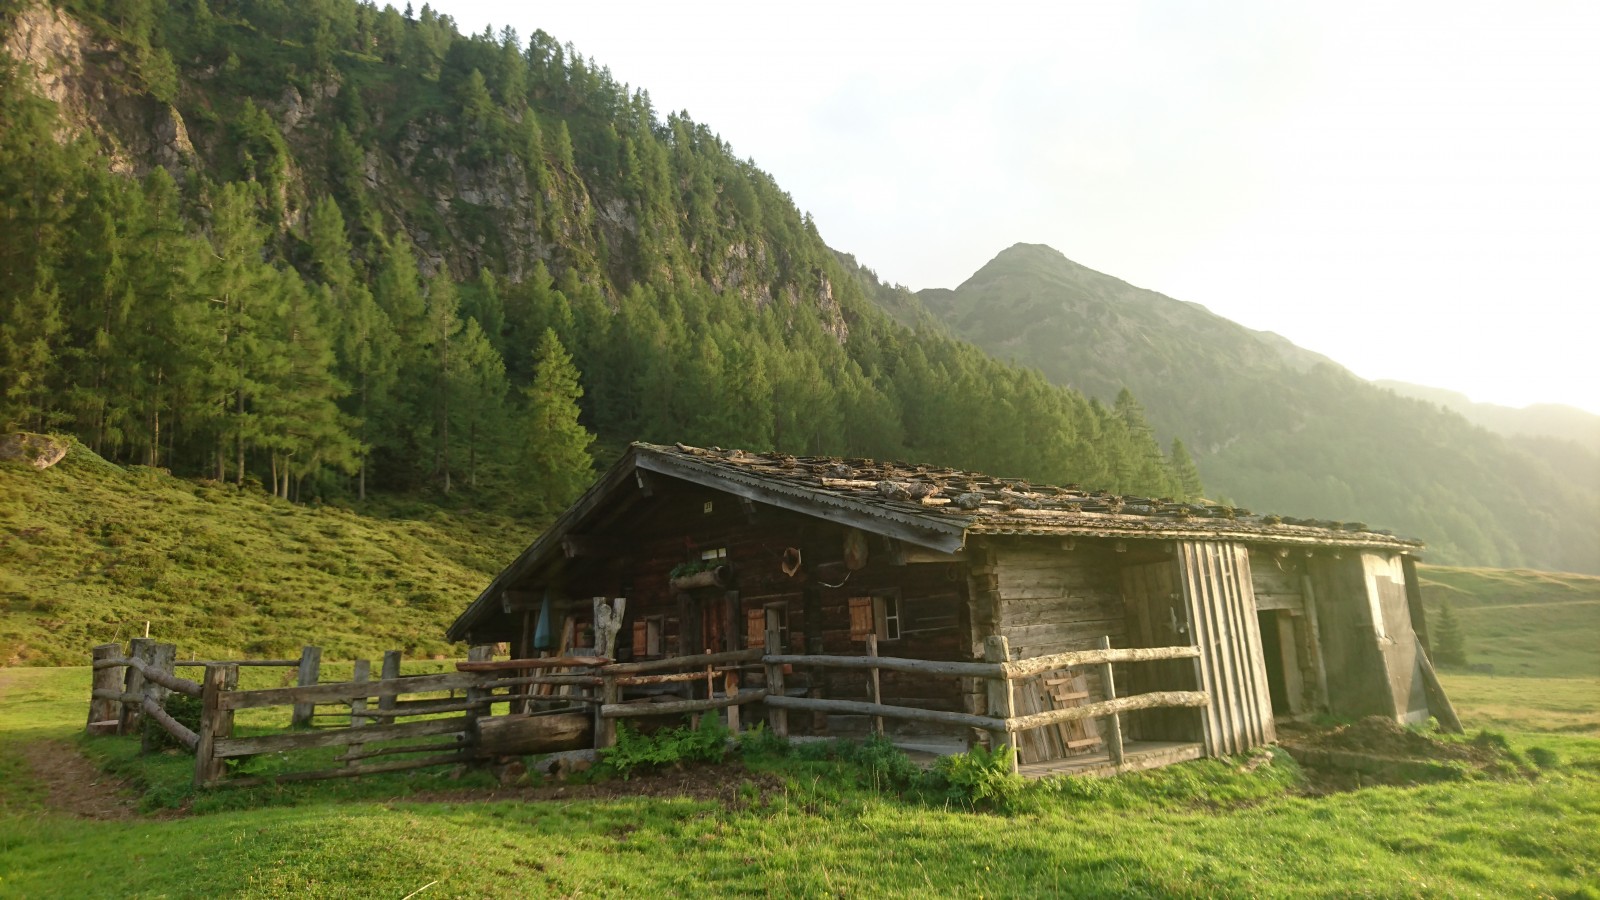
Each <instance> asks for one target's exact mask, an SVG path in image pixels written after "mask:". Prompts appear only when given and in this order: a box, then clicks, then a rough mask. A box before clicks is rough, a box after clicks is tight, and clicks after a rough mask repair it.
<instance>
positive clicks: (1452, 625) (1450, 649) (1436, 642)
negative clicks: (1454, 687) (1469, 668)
mask: <svg viewBox="0 0 1600 900" xmlns="http://www.w3.org/2000/svg"><path fill="white" fill-rule="evenodd" d="M1433 660H1434V662H1437V663H1438V664H1439V665H1441V666H1464V665H1466V664H1467V640H1466V635H1464V634H1462V633H1461V621H1460V620H1459V619H1457V618H1456V612H1455V607H1453V606H1452V605H1451V604H1450V603H1449V602H1441V603H1440V604H1439V628H1438V631H1437V632H1435V635H1434V639H1433Z"/></svg>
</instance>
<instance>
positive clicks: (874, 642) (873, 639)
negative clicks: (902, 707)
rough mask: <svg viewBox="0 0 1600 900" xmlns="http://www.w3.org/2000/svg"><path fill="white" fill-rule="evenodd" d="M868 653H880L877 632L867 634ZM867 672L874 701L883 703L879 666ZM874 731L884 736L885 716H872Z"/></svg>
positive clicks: (868, 685) (869, 691) (870, 654)
mask: <svg viewBox="0 0 1600 900" xmlns="http://www.w3.org/2000/svg"><path fill="white" fill-rule="evenodd" d="M867 655H868V656H877V655H878V636H877V635H875V634H869V635H867ZM867 673H868V681H867V691H868V693H870V694H871V695H872V702H873V703H876V704H882V703H883V685H882V684H881V683H880V682H879V680H878V667H877V666H873V667H872V668H870V669H868V670H867ZM872 733H873V734H875V735H877V736H878V737H883V716H873V717H872Z"/></svg>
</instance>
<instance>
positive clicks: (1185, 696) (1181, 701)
mask: <svg viewBox="0 0 1600 900" xmlns="http://www.w3.org/2000/svg"><path fill="white" fill-rule="evenodd" d="M1210 702H1211V695H1210V694H1207V693H1206V692H1205V691H1153V692H1151V693H1148V694H1134V695H1133V696H1131V697H1118V698H1117V699H1115V700H1105V701H1102V702H1100V703H1089V704H1085V705H1083V706H1069V707H1067V708H1065V709H1052V710H1047V711H1045V712H1040V713H1034V714H1033V715H1029V716H1019V717H1017V718H1014V719H1011V720H1010V721H1008V722H1006V725H1007V726H1009V727H1010V729H1011V730H1012V731H1027V730H1028V729H1030V728H1042V727H1044V726H1045V725H1057V724H1060V723H1062V722H1072V721H1076V720H1078V719H1098V718H1101V717H1103V716H1109V715H1112V714H1114V713H1120V712H1131V711H1132V710H1136V709H1154V708H1156V707H1158V706H1205V705H1206V704H1207V703H1210Z"/></svg>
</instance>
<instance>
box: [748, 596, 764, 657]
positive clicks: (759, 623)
mask: <svg viewBox="0 0 1600 900" xmlns="http://www.w3.org/2000/svg"><path fill="white" fill-rule="evenodd" d="M744 642H745V643H744V645H745V646H746V647H748V648H751V649H754V648H756V647H765V646H766V645H767V611H766V610H764V609H762V608H761V607H759V606H758V607H756V608H755V609H747V610H745V611H744Z"/></svg>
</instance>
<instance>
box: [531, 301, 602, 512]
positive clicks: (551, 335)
mask: <svg viewBox="0 0 1600 900" xmlns="http://www.w3.org/2000/svg"><path fill="white" fill-rule="evenodd" d="M533 370H534V375H533V384H531V385H529V386H528V387H527V388H526V389H525V390H524V391H523V396H524V397H525V398H526V400H527V407H526V409H525V411H524V413H523V428H522V441H523V454H522V461H523V466H524V471H523V473H522V474H523V480H524V482H525V483H526V484H528V485H529V486H530V487H531V488H532V489H533V496H532V497H531V498H530V504H529V505H530V506H531V508H532V511H533V512H535V513H539V514H543V515H552V514H554V513H556V512H559V511H560V510H562V509H564V508H566V506H567V504H569V503H571V502H572V501H573V500H574V499H576V498H577V496H578V495H579V494H580V493H582V492H583V490H584V488H586V487H588V486H589V482H590V480H591V479H592V478H593V476H594V462H593V460H592V459H590V457H589V445H590V444H592V443H594V435H593V434H590V433H589V431H588V429H586V428H584V427H583V425H582V424H581V423H579V421H578V398H579V397H582V396H583V388H582V387H581V386H579V383H578V379H579V375H578V369H577V367H575V366H574V365H573V364H572V357H571V356H569V355H567V351H566V348H564V347H562V346H561V341H560V340H559V339H558V338H557V337H556V333H555V332H554V331H553V330H550V329H546V330H545V333H544V336H543V337H542V338H540V340H539V348H538V350H537V351H536V352H535V353H534V364H533Z"/></svg>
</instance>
